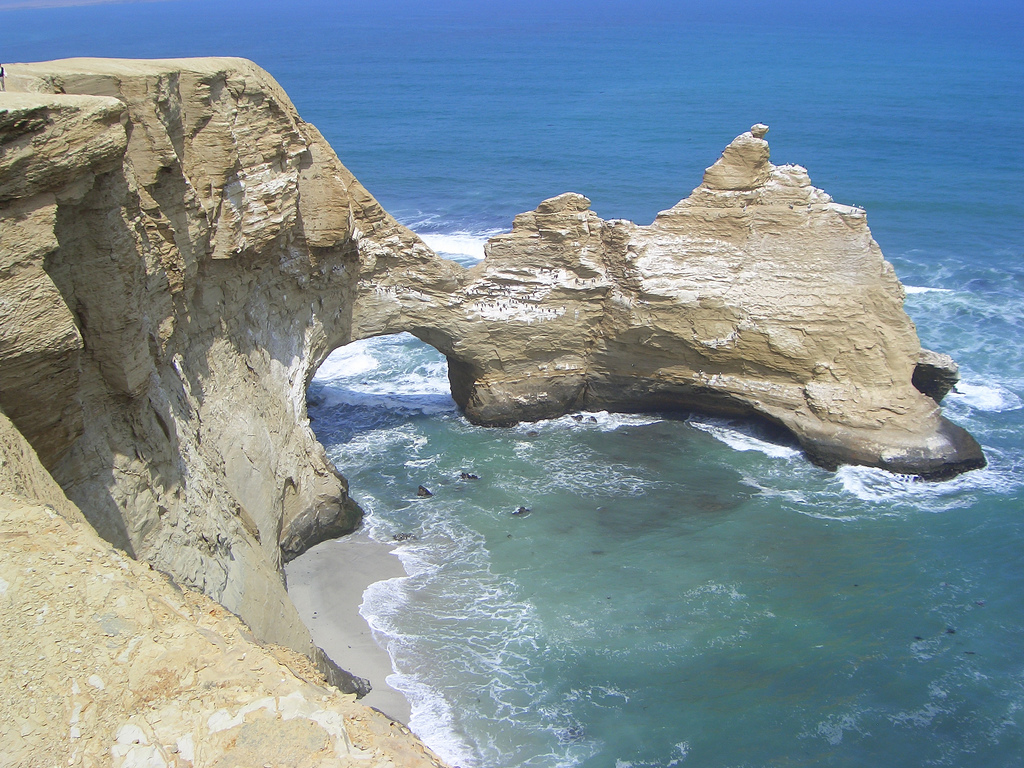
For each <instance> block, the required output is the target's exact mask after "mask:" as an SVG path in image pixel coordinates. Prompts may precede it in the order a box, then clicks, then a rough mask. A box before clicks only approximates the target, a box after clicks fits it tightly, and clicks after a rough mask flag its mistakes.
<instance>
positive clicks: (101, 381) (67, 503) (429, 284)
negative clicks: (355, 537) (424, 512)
mask: <svg viewBox="0 0 1024 768" xmlns="http://www.w3.org/2000/svg"><path fill="white" fill-rule="evenodd" d="M7 75H8V77H7V92H6V93H0V408H2V410H3V411H4V412H5V413H6V414H7V415H8V416H9V417H10V420H11V422H13V424H14V426H15V427H16V428H17V431H18V432H16V433H15V434H19V435H23V436H24V438H26V439H27V441H28V443H29V444H31V449H29V448H28V447H27V445H21V444H19V445H21V447H18V448H17V451H15V453H17V452H18V451H20V453H17V455H18V456H22V458H24V457H25V456H27V455H28V454H32V457H34V456H35V455H38V458H39V460H40V461H41V465H42V467H45V471H43V470H40V472H42V475H41V476H40V477H39V478H36V480H33V481H32V482H29V481H28V480H21V481H18V482H19V483H20V484H19V485H17V487H16V488H13V490H12V489H8V490H9V491H10V492H11V493H15V492H17V493H20V494H22V496H25V495H27V496H28V497H29V498H30V499H35V503H36V504H37V506H38V504H39V503H46V504H50V505H51V506H52V507H53V508H54V509H57V510H58V511H59V512H61V513H62V514H64V515H65V516H66V518H67V519H68V520H72V519H74V520H78V518H77V517H75V516H76V515H78V514H79V513H78V512H77V510H79V509H80V510H81V512H82V513H84V515H85V518H86V519H87V520H88V523H89V524H90V525H91V526H93V527H94V528H95V530H96V531H97V532H98V533H99V534H100V535H101V536H102V537H103V538H104V539H106V540H107V541H109V542H111V543H112V544H113V545H114V546H116V547H118V548H120V549H122V550H124V551H126V552H128V553H129V554H130V555H132V556H133V557H135V558H137V559H139V560H141V561H143V562H145V563H148V564H150V565H151V566H152V567H154V568H156V569H158V570H160V571H162V572H165V573H167V574H169V575H171V576H172V577H173V579H174V580H175V581H176V582H177V583H179V584H181V585H184V586H185V587H187V588H194V589H196V590H198V591H199V592H202V593H204V594H205V595H207V596H209V597H211V598H213V599H214V600H216V601H218V602H219V603H220V604H221V605H223V606H224V607H225V608H227V609H228V610H230V611H231V612H233V613H235V614H237V615H238V616H240V617H241V618H242V619H243V620H244V621H245V622H246V623H247V624H248V626H249V627H250V628H251V630H252V632H253V635H254V636H255V638H256V639H258V640H259V641H262V642H269V643H275V644H279V645H282V646H286V647H288V648H291V649H293V650H295V651H299V652H301V653H304V654H307V655H309V656H310V657H311V658H318V651H317V649H316V648H315V647H314V646H313V644H312V641H311V639H310V636H309V633H308V631H307V629H306V628H305V627H304V626H303V625H302V623H301V621H300V620H299V618H298V615H297V613H296V611H295V608H294V606H293V605H292V603H291V601H290V600H289V598H288V595H287V592H286V590H285V584H284V578H283V572H282V562H283V561H284V560H285V559H287V558H289V557H292V556H295V555H296V554H298V553H300V552H302V551H303V550H304V548H306V547H308V546H310V545H311V544H312V543H315V542H317V541H319V540H322V539H324V538H326V537H330V536H336V535H339V534H342V533H345V532H347V531H351V530H352V529H354V527H355V526H357V525H358V523H359V519H360V514H361V512H360V510H359V509H358V507H357V506H356V505H355V504H354V503H353V502H352V501H351V499H350V498H349V496H348V489H347V486H346V483H345V481H344V478H343V477H342V476H341V475H340V474H339V473H338V472H337V470H336V469H335V468H334V467H333V465H332V464H331V463H330V461H329V460H328V459H327V457H326V454H325V452H324V449H323V447H322V446H321V445H320V444H319V443H318V442H317V441H316V438H315V436H314V435H313V432H312V431H311V429H310V428H309V420H308V418H307V415H306V403H305V392H306V388H307V386H308V384H309V381H310V379H311V378H312V376H313V374H314V372H315V371H316V368H317V367H318V366H319V365H320V363H321V362H322V361H323V360H324V359H325V358H326V356H327V355H328V354H329V353H330V352H331V351H332V350H333V349H335V348H337V347H339V346H342V345H344V344H347V343H349V342H351V341H354V340H356V339H361V338H366V337H370V336H375V335H382V334H389V333H397V332H403V331H406V332H411V333H413V334H415V335H416V336H418V337H419V338H420V339H422V340H424V341H425V342H427V343H429V344H432V345H433V346H435V347H436V348H437V349H439V350H440V351H441V352H443V353H444V354H445V355H446V356H447V358H448V362H449V371H450V378H451V384H452V392H453V395H454V397H455V399H456V401H457V402H458V404H459V405H460V406H461V407H462V408H463V410H464V412H465V413H466V415H467V417H468V418H470V419H471V420H473V421H474V422H477V423H480V424H492V425H501V424H511V423H513V422H516V421H520V420H529V419H539V418H546V417H552V416H557V415H560V414H563V413H566V412H568V411H571V410H574V409H580V408H610V409H616V410H649V409H682V410H687V409H694V410H703V411H714V412H722V413H728V414H739V415H748V416H760V417H763V418H767V419H769V420H771V421H772V422H774V423H776V424H779V425H782V426H784V427H785V428H786V429H788V430H789V431H790V432H791V433H792V434H793V435H795V437H796V439H797V440H799V442H800V444H801V445H802V446H803V447H804V449H805V450H806V451H807V453H808V455H809V456H810V457H811V458H812V459H813V460H814V461H816V462H818V463H820V464H823V465H825V466H830V467H832V466H836V465H838V464H840V463H843V462H854V463H860V464H867V465H871V466H879V467H884V468H887V469H891V470H893V471H897V472H909V473H914V474H919V475H923V476H925V477H945V476H950V475H953V474H956V473H957V472H961V471H965V470H968V469H972V468H975V467H979V466H982V465H983V464H984V458H983V456H982V454H981V451H980V449H979V447H978V445H977V443H976V442H975V441H974V440H973V439H972V438H971V437H970V436H969V435H968V434H967V433H966V432H964V431H963V430H961V429H960V428H958V427H956V426H955V425H953V424H951V423H949V422H948V421H946V420H945V419H944V418H943V417H942V415H941V413H940V410H939V407H938V405H937V401H938V400H940V399H941V397H942V394H944V391H945V390H947V389H948V388H949V386H951V385H952V383H953V382H955V364H954V363H953V362H952V361H951V360H949V358H947V357H945V356H942V355H937V354H934V353H929V352H927V351H922V350H921V348H920V344H919V342H918V339H917V335H916V331H915V329H914V326H913V324H912V323H911V322H910V320H909V319H908V318H907V316H906V314H905V313H904V312H903V309H902V301H903V297H904V295H903V291H902V288H901V286H900V284H899V281H898V280H897V279H896V277H895V275H894V273H893V270H892V268H891V267H890V266H889V264H888V263H887V262H886V261H885V260H884V259H883V258H882V254H881V252H880V250H879V248H878V246H877V244H876V243H875V241H874V240H873V239H872V237H871V234H870V231H869V230H868V227H867V222H866V218H865V214H864V212H863V211H862V210H860V209H857V208H852V207H849V206H843V205H839V204H837V203H835V202H833V201H832V200H831V198H829V197H828V195H826V194H825V193H824V192H822V191H821V190H818V189H815V188H814V187H813V186H811V183H810V181H809V179H808V176H807V173H806V171H805V170H804V169H803V168H800V167H799V166H791V165H787V166H774V165H772V164H771V163H770V161H769V153H768V145H767V143H766V142H765V141H764V134H765V131H766V130H767V129H766V128H765V127H764V126H760V125H759V126H754V128H753V129H752V130H751V131H750V132H748V133H744V134H743V135H741V136H740V137H739V138H737V139H736V140H735V141H733V142H732V143H731V144H730V145H729V146H728V147H727V148H726V150H725V152H724V154H723V156H722V158H721V159H719V160H718V161H717V162H716V163H715V164H714V165H712V166H711V167H710V168H709V169H707V171H706V173H705V176H704V181H703V183H702V184H701V185H700V186H699V187H697V189H696V190H695V191H694V192H693V194H691V195H690V197H688V198H687V199H685V200H683V201H682V202H680V203H679V204H678V205H676V206H675V207H673V208H672V209H670V210H668V211H665V212H663V213H662V214H659V216H658V217H657V219H656V220H655V222H654V223H653V224H652V225H650V226H647V227H644V226H638V225H635V224H633V223H630V222H626V221H605V220H602V219H600V218H599V217H597V216H596V215H595V214H594V213H593V212H591V211H590V210H589V201H588V200H587V199H586V198H584V197H582V196H581V195H576V194H565V195H560V196H558V197H555V198H552V199H550V200H546V201H544V202H543V203H541V204H540V205H539V206H538V207H537V209H536V210H535V211H532V212H529V213H524V214H522V215H520V216H518V217H516V220H515V223H514V226H513V228H512V231H511V232H510V233H509V234H506V235H500V236H498V237H496V238H494V239H492V240H491V241H490V242H489V243H488V245H487V248H486V252H487V258H486V259H485V260H484V261H483V262H482V263H481V264H479V265H478V266H476V267H474V268H472V269H469V270H467V269H465V268H463V267H461V266H459V265H456V264H454V263H452V262H449V261H446V260H444V259H441V258H439V257H437V256H436V255H435V254H434V253H433V252H432V251H431V250H430V249H429V248H427V247H426V245H424V244H423V243H422V242H421V241H420V240H419V239H418V238H417V237H416V236H415V235H414V234H413V233H411V232H410V231H409V230H407V229H405V228H404V227H402V226H401V225H399V224H398V223H397V222H396V221H395V220H394V219H393V218H392V217H390V216H389V215H388V214H387V213H386V212H385V211H384V210H382V209H381V207H380V206H379V205H378V204H377V202H376V201H375V200H374V199H373V197H372V196H371V195H370V194H369V193H368V192H367V191H366V190H365V189H364V188H363V187H362V186H361V185H360V184H359V182H358V181H356V179H355V178H354V177H353V176H352V174H351V173H349V172H348V170H347V169H346V168H345V167H344V166H343V165H342V164H341V162H340V161H339V160H338V158H337V156H336V155H335V153H334V151H333V150H332V149H331V147H330V146H329V145H328V144H327V143H326V141H324V139H323V137H322V136H321V135H320V133H319V132H318V131H317V130H316V129H315V128H313V127H312V126H311V125H308V124H307V123H304V122H303V121H302V120H301V119H300V118H299V116H298V114H297V113H296V110H295V108H294V106H293V105H292V104H291V102H290V101H289V100H288V98H287V96H286V95H285V94H284V92H283V91H282V90H281V88H280V87H279V86H278V85H277V83H276V82H274V80H273V79H272V78H271V77H270V76H269V75H268V74H267V73H266V72H264V71H263V70H261V69H260V68H259V67H257V66H255V65H254V64H252V63H251V62H248V61H245V60H241V59H188V60H167V61H119V60H94V59H73V60H64V61H57V62H46V63H39V64H13V65H9V66H7ZM915 382H916V386H915ZM919 388H920V389H919ZM924 393H927V394H924ZM11 445H14V443H11ZM12 450H13V449H12ZM26 452H27V453H26ZM11 455H14V454H11ZM47 478H49V479H51V480H55V481H56V483H58V484H59V487H60V489H61V493H60V494H56V495H55V494H54V493H53V491H54V488H56V486H53V487H50V486H46V487H45V488H43V486H44V485H46V483H45V482H44V481H47ZM26 483H27V484H26ZM40 483H42V485H40ZM39 494H43V496H46V498H48V499H49V500H48V501H46V500H44V499H43V496H40V495H39ZM29 507H31V504H29V505H28V506H24V505H23V508H19V509H21V511H20V512H11V513H10V516H8V517H7V518H5V520H9V521H11V522H10V525H12V526H15V527H17V526H18V525H21V524H22V522H23V523H24V525H25V526H35V528H33V529H32V530H38V531H39V532H40V533H39V536H44V534H45V536H46V537H49V538H48V539H47V541H50V542H51V543H54V546H56V544H55V542H57V541H59V540H60V539H61V537H71V536H72V533H69V530H68V529H66V528H62V527H61V526H62V525H63V524H62V523H59V521H55V519H54V518H52V517H47V516H46V515H45V514H43V513H42V512H40V511H39V510H38V509H35V508H33V509H35V511H32V509H30V508H29ZM18 515H23V516H24V520H23V521H21V522H19V520H21V518H18ZM69 525H71V526H72V529H74V525H80V526H84V525H85V523H82V522H81V521H78V522H76V523H69ZM26 530H27V529H26ZM15 533H16V532H15ZM73 533H74V535H75V536H81V535H85V534H84V533H82V532H81V531H79V530H78V529H74V530H73ZM12 535H13V534H12ZM19 535H20V534H19ZM68 540H69V541H71V538H69V539H68ZM76 541H78V539H76ZM83 546H84V545H83ZM89 546H93V545H92V544H90V545H89ZM108 559H109V558H108ZM115 560H116V558H115V559H111V560H110V562H111V563H112V565H110V567H111V568H121V567H122V566H121V564H120V561H116V562H115ZM133 567H134V566H133ZM86 570H87V571H88V569H86ZM132 573H133V574H136V575H137V573H142V571H138V572H136V571H134V570H133V571H132ZM5 578H7V577H5ZM8 581H9V580H8ZM11 583H13V582H11ZM161 599H162V598H161ZM189 600H192V598H189ZM186 602H187V601H186ZM179 603H181V601H180V599H179ZM189 605H190V606H193V607H189V606H185V605H184V603H181V604H177V603H176V604H175V606H177V607H174V608H173V610H174V611H176V612H177V614H178V615H179V617H182V620H185V621H193V622H196V621H199V619H198V618H197V616H198V614H197V613H196V612H195V610H194V609H193V608H194V604H193V603H189ZM182 606H184V607H182ZM160 610H163V609H160ZM204 610H205V609H204ZM321 661H323V659H322V658H321ZM322 666H323V667H324V669H326V670H328V671H330V670H331V667H330V665H328V664H327V663H326V662H324V663H323V665H322ZM79 688H81V685H80V684H79ZM76 695H77V694H76ZM268 695H269V694H268ZM274 695H275V696H276V695H277V694H274ZM232 716H234V715H232ZM143 730H145V729H143ZM132 733H134V731H133V732H132ZM146 733H147V735H146V739H148V740H150V743H151V740H152V739H153V738H156V737H155V736H153V735H151V734H149V733H148V732H146ZM317 738H319V737H317ZM140 743H141V742H140Z"/></svg>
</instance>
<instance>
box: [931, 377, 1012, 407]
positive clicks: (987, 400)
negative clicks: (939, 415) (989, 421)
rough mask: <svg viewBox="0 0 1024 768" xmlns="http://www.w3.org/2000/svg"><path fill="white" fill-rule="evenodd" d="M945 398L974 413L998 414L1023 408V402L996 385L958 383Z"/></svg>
mask: <svg viewBox="0 0 1024 768" xmlns="http://www.w3.org/2000/svg"><path fill="white" fill-rule="evenodd" d="M946 397H947V398H949V399H950V400H951V401H953V402H954V403H958V404H963V405H966V406H967V407H968V408H973V409H974V410H976V411H989V412H993V413H1000V412H1002V411H1016V410H1018V409H1020V408H1024V401H1022V400H1021V398H1020V397H1018V396H1017V395H1016V394H1014V393H1013V392H1011V391H1010V390H1008V389H1006V388H1004V387H1001V386H999V385H998V384H992V385H985V384H972V383H971V382H968V381H960V382H958V383H957V385H956V386H955V387H954V388H953V390H952V391H951V392H950V393H949V394H948V395H946Z"/></svg>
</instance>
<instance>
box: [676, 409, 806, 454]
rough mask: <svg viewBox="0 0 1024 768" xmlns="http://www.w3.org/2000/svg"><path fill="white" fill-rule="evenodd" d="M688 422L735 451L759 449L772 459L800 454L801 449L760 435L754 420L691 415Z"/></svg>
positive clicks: (758, 450)
mask: <svg viewBox="0 0 1024 768" xmlns="http://www.w3.org/2000/svg"><path fill="white" fill-rule="evenodd" d="M686 423H687V424H689V425H690V426H692V427H694V428H695V429H699V430H700V431H701V432H706V433H707V434H709V435H711V436H712V437H713V438H715V439H716V440H718V441H719V442H722V443H725V444H726V445H728V446H729V447H730V448H732V449H733V450H734V451H757V452H759V453H763V454H764V455H765V456H768V457H769V458H772V459H793V458H796V457H798V456H800V450H799V449H797V448H794V447H792V446H789V445H783V444H781V443H774V442H771V441H770V440H767V439H765V437H764V436H763V435H759V434H758V428H757V425H756V424H754V423H753V422H742V421H736V420H732V419H722V418H716V417H713V416H691V417H690V418H688V419H687V420H686Z"/></svg>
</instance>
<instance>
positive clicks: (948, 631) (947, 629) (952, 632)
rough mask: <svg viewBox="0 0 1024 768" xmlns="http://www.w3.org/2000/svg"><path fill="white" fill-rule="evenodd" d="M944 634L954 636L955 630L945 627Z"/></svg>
mask: <svg viewBox="0 0 1024 768" xmlns="http://www.w3.org/2000/svg"><path fill="white" fill-rule="evenodd" d="M946 634H947V635H955V634H956V630H955V629H953V628H952V627H946Z"/></svg>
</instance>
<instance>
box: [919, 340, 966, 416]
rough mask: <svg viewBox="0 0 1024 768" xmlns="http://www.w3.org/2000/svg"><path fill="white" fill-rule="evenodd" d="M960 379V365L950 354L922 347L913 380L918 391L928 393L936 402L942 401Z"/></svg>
mask: <svg viewBox="0 0 1024 768" xmlns="http://www.w3.org/2000/svg"><path fill="white" fill-rule="evenodd" d="M958 381H960V366H958V365H957V364H956V361H955V360H954V359H953V358H952V357H950V356H949V355H942V354H939V353H938V352H932V351H931V350H930V349H922V350H921V356H920V357H919V358H918V361H917V365H916V366H914V375H913V377H912V378H911V382H912V383H913V385H914V387H915V388H916V389H917V391H918V392H923V393H924V394H926V395H928V397H930V398H931V399H932V400H934V401H935V402H936V403H940V402H942V398H944V397H945V396H946V395H947V394H948V393H949V390H951V389H952V388H953V387H954V386H956V383H957V382H958Z"/></svg>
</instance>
